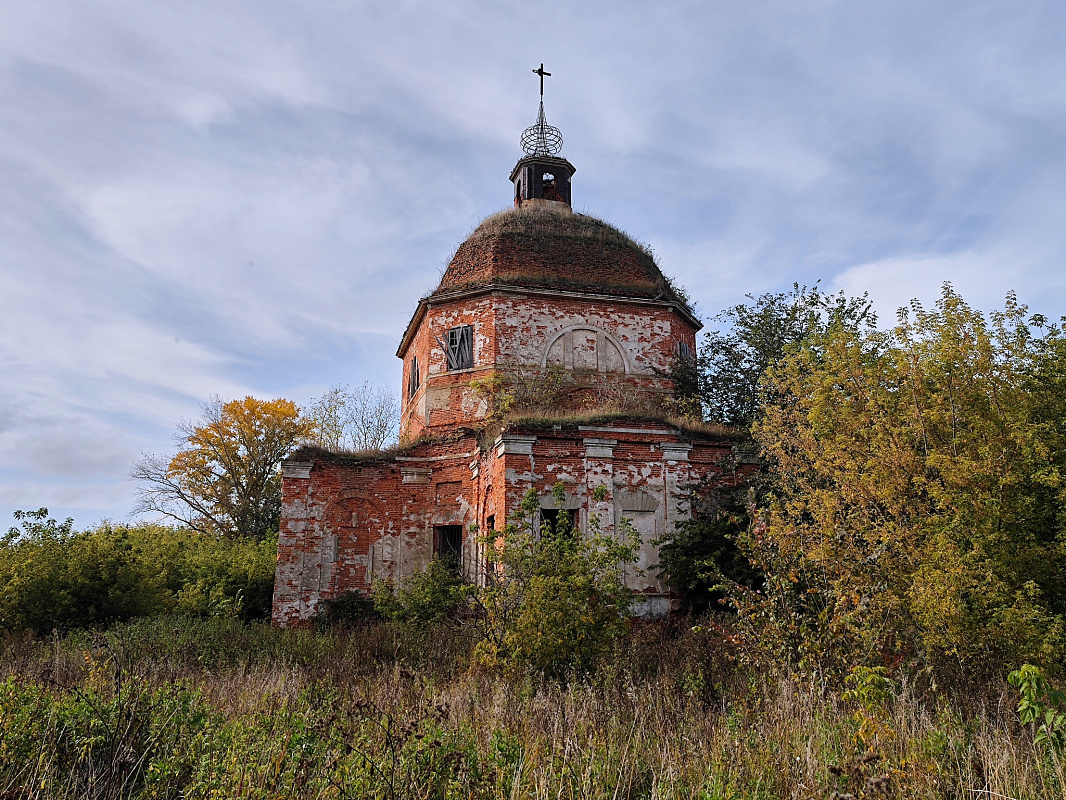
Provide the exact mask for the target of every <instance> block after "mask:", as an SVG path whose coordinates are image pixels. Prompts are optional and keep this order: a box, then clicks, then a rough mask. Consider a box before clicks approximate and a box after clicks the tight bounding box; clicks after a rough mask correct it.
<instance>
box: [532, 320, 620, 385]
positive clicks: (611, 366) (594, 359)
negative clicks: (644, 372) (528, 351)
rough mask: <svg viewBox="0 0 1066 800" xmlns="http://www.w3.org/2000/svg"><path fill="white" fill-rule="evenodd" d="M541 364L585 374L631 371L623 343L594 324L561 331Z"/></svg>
mask: <svg viewBox="0 0 1066 800" xmlns="http://www.w3.org/2000/svg"><path fill="white" fill-rule="evenodd" d="M540 365H541V367H543V368H547V367H551V366H560V367H564V368H566V369H572V370H579V371H585V372H604V373H610V372H613V373H627V372H629V360H628V359H627V358H626V356H625V349H624V348H623V347H622V344H621V342H619V341H618V340H617V339H615V338H614V337H613V336H611V335H610V334H609V333H605V332H604V331H601V330H600V329H599V328H594V327H592V326H591V325H574V326H571V327H569V328H566V329H565V330H562V331H559V333H557V334H556V335H555V338H553V339H552V340H551V341H550V342H548V346H547V347H546V348H544V355H543V356H542V357H541V359H540Z"/></svg>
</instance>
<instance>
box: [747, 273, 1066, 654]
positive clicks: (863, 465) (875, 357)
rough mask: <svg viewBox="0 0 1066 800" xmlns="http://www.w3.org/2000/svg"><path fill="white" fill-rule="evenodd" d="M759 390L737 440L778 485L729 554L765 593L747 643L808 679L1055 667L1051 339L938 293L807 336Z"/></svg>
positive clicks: (1060, 595) (1038, 329)
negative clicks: (827, 673) (885, 666)
mask: <svg viewBox="0 0 1066 800" xmlns="http://www.w3.org/2000/svg"><path fill="white" fill-rule="evenodd" d="M763 386H764V388H765V391H766V397H767V402H766V403H765V404H764V406H763V409H762V414H761V415H760V417H759V418H758V419H757V421H756V422H755V424H754V427H753V434H754V436H755V439H756V440H757V441H758V443H759V445H760V446H761V448H762V453H763V456H764V457H765V458H766V459H768V460H769V462H770V464H771V465H772V468H773V470H774V472H775V473H776V476H777V482H776V488H775V489H774V493H773V495H772V496H771V497H770V498H769V501H768V502H767V503H766V504H765V506H764V508H763V509H762V510H761V511H760V513H759V515H758V518H757V519H756V521H755V524H754V525H753V526H752V529H751V531H750V532H749V534H748V535H747V536H746V537H745V538H744V541H743V545H744V546H745V548H746V549H747V552H748V553H749V555H750V557H751V558H752V559H753V561H754V562H755V563H756V564H757V565H758V566H759V567H760V568H761V570H762V571H763V573H764V574H765V576H766V585H765V592H764V593H763V594H761V595H755V594H753V593H748V594H747V595H746V597H747V601H743V600H742V601H740V603H739V604H740V606H741V608H742V609H744V610H745V611H747V612H748V614H749V618H750V619H758V620H759V625H760V630H761V632H762V633H761V635H766V634H767V633H768V632H769V633H771V634H774V633H776V635H778V636H779V637H780V644H781V645H782V646H784V647H785V649H786V650H790V651H791V652H792V653H793V655H795V656H797V657H799V658H800V659H801V660H802V659H807V660H809V661H811V662H812V663H813V662H820V661H821V662H826V663H828V662H832V661H833V660H834V659H835V658H837V657H844V658H845V660H848V659H850V660H855V659H856V658H863V657H865V658H868V659H869V658H873V657H875V656H876V657H877V658H882V659H884V658H898V659H907V660H914V661H917V662H921V663H924V664H933V663H939V664H945V663H948V662H950V663H953V664H955V666H956V667H958V668H960V669H964V670H966V671H973V670H980V669H982V668H984V667H991V666H992V665H995V666H996V668H998V666H999V665H1000V664H1002V663H1004V662H1006V663H1008V664H1013V665H1017V664H1019V663H1021V661H1023V660H1027V659H1028V660H1034V661H1037V662H1039V663H1045V664H1051V663H1059V662H1061V659H1062V656H1063V655H1064V654H1066V638H1064V619H1063V614H1064V613H1066V585H1064V584H1063V581H1062V578H1063V575H1064V569H1066V554H1064V551H1063V545H1064V541H1066V540H1064V532H1066V529H1064V525H1063V523H1064V521H1066V491H1064V489H1066V487H1064V483H1063V467H1064V464H1063V462H1064V460H1066V446H1064V445H1066V439H1064V437H1063V433H1064V426H1063V421H1062V409H1063V407H1064V402H1066V394H1064V387H1066V343H1064V340H1063V337H1062V334H1061V331H1060V330H1059V329H1058V328H1056V327H1054V326H1047V325H1046V321H1045V320H1043V319H1042V318H1040V317H1032V318H1030V317H1027V309H1026V308H1025V307H1024V306H1022V305H1020V304H1019V303H1018V302H1017V301H1016V300H1015V298H1014V297H1013V296H1009V297H1008V298H1007V303H1006V306H1005V308H1004V310H1002V311H999V312H995V313H993V314H992V315H991V316H990V317H988V318H986V317H985V315H983V314H981V313H980V312H978V311H976V310H974V309H972V308H971V307H970V306H969V305H967V304H966V302H965V301H964V300H963V299H962V298H961V297H960V296H959V295H958V294H957V293H955V292H954V291H953V290H952V289H951V288H950V287H949V286H945V288H944V291H943V294H942V296H941V298H940V300H939V301H938V302H937V304H936V307H935V309H933V310H926V309H924V308H922V306H921V305H920V304H918V303H917V302H914V303H912V304H911V307H910V308H909V309H903V310H901V312H900V316H899V321H898V324H897V325H896V326H895V327H894V328H893V329H892V330H890V331H885V332H878V331H874V330H859V329H856V328H854V327H849V326H832V325H831V326H829V327H827V328H826V329H825V330H822V331H817V332H815V333H814V334H812V335H811V336H810V337H809V338H808V339H807V340H806V341H805V342H804V343H803V344H802V345H801V346H800V347H798V348H797V349H795V350H794V351H793V352H792V353H791V355H789V356H787V357H786V358H785V359H783V360H782V361H781V362H780V363H779V364H777V365H776V366H774V367H772V368H771V369H770V370H769V371H768V373H767V376H766V378H765V381H764V384H763ZM768 623H770V624H768Z"/></svg>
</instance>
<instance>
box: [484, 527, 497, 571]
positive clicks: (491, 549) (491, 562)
mask: <svg viewBox="0 0 1066 800" xmlns="http://www.w3.org/2000/svg"><path fill="white" fill-rule="evenodd" d="M485 527H486V528H487V529H488V532H489V535H486V537H485V545H486V548H485V549H486V550H487V551H488V552H487V554H486V558H485V573H486V574H487V575H488V577H489V580H490V581H491V580H492V579H493V578H495V577H496V538H495V537H494V536H492V535H491V534H492V533H493V532H494V531H495V530H496V515H495V514H489V515H488V517H487V518H486V519H485Z"/></svg>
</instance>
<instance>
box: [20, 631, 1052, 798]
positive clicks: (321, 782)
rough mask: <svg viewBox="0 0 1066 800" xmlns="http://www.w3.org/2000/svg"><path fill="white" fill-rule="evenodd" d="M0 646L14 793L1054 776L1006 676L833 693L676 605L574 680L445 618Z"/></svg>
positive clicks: (812, 790) (864, 790)
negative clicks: (523, 662) (488, 662)
mask: <svg viewBox="0 0 1066 800" xmlns="http://www.w3.org/2000/svg"><path fill="white" fill-rule="evenodd" d="M0 663H2V669H3V683H0V797H4V798H15V797H19V798H23V797H25V798H30V797H34V798H37V797H39V798H46V797H47V798H59V797H71V798H74V797H77V798H83V797H92V798H119V797H190V798H198V797H257V798H267V797H271V798H275V797H286V798H288V797H292V798H305V797H306V798H312V797H313V798H319V797H373V798H394V797H395V798H445V797H455V798H460V797H461V798H468V797H474V798H477V797H514V798H519V797H520V798H556V797H563V798H690V797H691V798H806V797H818V798H827V797H833V796H837V797H846V796H848V795H847V793H850V794H851V795H852V796H854V797H898V798H925V797H929V798H934V797H936V798H941V797H942V798H955V797H959V798H962V797H991V798H995V797H1012V798H1059V797H1062V796H1063V790H1062V787H1063V776H1062V770H1061V768H1060V766H1059V765H1058V764H1057V763H1056V762H1055V758H1054V755H1053V751H1052V750H1050V749H1046V748H1038V747H1036V746H1034V743H1033V735H1032V731H1031V730H1029V729H1028V728H1025V727H1023V726H1021V725H1020V723H1019V722H1018V716H1017V714H1016V712H1015V708H1016V705H1017V694H1016V692H1015V690H1014V689H1012V688H1011V687H1009V686H1007V684H1006V683H1005V682H1004V683H1002V684H996V685H991V686H985V687H972V686H971V687H966V688H965V689H962V688H961V687H956V688H955V689H952V687H936V686H921V687H918V686H914V685H903V686H899V687H894V689H893V690H892V691H873V690H871V684H869V683H867V684H865V686H866V689H867V690H868V691H852V692H851V693H850V694H849V695H846V696H847V697H848V698H849V699H846V700H845V699H842V697H843V696H845V695H843V692H842V690H843V689H844V687H843V686H832V685H824V686H823V685H812V684H810V683H806V682H803V681H802V680H793V679H790V678H789V677H788V676H787V675H784V674H772V673H764V674H753V672H752V671H749V670H747V669H745V668H740V667H737V666H736V665H735V663H734V662H733V661H732V659H731V657H730V652H729V651H728V649H727V647H726V644H725V640H724V639H723V638H722V636H721V635H720V634H718V633H709V632H706V631H704V632H700V631H693V630H691V629H690V628H689V627H688V626H687V625H680V624H674V625H654V626H647V627H640V628H636V629H634V630H633V631H632V632H631V633H630V635H629V636H628V637H626V638H625V639H623V640H622V642H621V643H620V644H619V645H618V646H617V647H616V649H615V651H614V652H613V653H612V654H611V656H610V657H608V658H607V659H606V660H605V661H604V662H603V664H602V665H601V666H600V668H599V669H597V670H595V671H594V672H592V673H591V674H589V675H587V676H585V677H575V678H573V679H571V680H569V681H543V680H538V679H535V678H533V677H531V676H528V675H527V676H523V675H514V676H512V677H510V678H502V677H500V676H499V675H498V674H489V673H485V672H482V673H479V672H477V671H471V670H470V669H469V667H468V665H469V664H470V663H471V662H470V653H469V647H468V645H467V644H466V643H465V642H464V641H463V640H462V639H461V638H458V637H457V636H455V635H453V634H451V633H449V632H448V631H447V630H445V629H438V630H433V631H426V632H423V633H421V634H419V633H415V632H412V631H411V630H410V629H409V628H407V629H405V628H402V627H399V626H395V625H391V624H375V625H370V626H367V627H361V628H353V629H347V630H337V629H335V630H332V631H323V632H312V631H278V630H272V629H271V628H269V627H267V626H265V625H262V624H258V623H251V624H247V623H240V622H238V621H235V620H231V619H223V618H215V619H189V618H184V617H167V616H163V617H156V618H153V619H144V620H135V621H132V622H130V623H126V624H122V625H118V626H114V627H112V628H111V629H109V630H107V631H105V632H102V633H89V632H84V631H77V632H72V633H69V634H67V635H59V634H56V635H54V636H52V637H50V638H47V637H46V638H34V637H32V636H30V635H26V636H24V637H15V636H12V637H9V638H7V639H6V640H5V641H4V643H3V650H2V662H0ZM859 685H860V688H861V687H862V686H863V685H864V684H862V683H861V682H860V684H859ZM853 688H854V687H853ZM875 688H876V687H875ZM881 688H884V687H883V686H882V687H881ZM833 792H839V793H840V794H838V795H834V794H833Z"/></svg>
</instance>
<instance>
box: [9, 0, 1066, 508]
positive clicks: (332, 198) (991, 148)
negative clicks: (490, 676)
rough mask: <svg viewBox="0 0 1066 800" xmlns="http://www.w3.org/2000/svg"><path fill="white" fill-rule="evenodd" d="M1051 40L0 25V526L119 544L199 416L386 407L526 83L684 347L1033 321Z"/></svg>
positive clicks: (986, 9) (265, 2)
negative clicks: (900, 318)
mask: <svg viewBox="0 0 1066 800" xmlns="http://www.w3.org/2000/svg"><path fill="white" fill-rule="evenodd" d="M1063 22H1066V9H1064V8H1063V7H1062V6H1061V5H1060V4H1055V3H1051V2H1046V1H1045V2H1041V1H1040V0H1022V2H1020V3H1016V4H1012V5H1011V6H1005V5H1002V4H994V3H980V2H979V3H975V4H970V5H967V6H966V7H965V8H963V7H960V6H959V5H958V4H953V3H944V2H932V3H926V2H917V1H916V0H913V1H911V2H902V3H900V2H875V3H865V4H847V3H840V2H835V0H826V2H819V3H814V4H811V3H807V4H802V5H797V4H794V3H785V2H777V3H770V4H768V5H767V4H750V3H749V4H737V3H734V4H724V5H723V4H718V5H715V6H708V5H706V4H702V3H698V2H695V1H694V0H691V1H689V2H682V3H679V4H676V3H675V4H658V5H655V6H649V5H648V4H646V3H643V4H642V3H633V2H628V3H615V2H611V3H608V2H605V0H600V1H597V2H592V3H584V4H573V3H563V2H561V0H556V1H555V2H551V0H549V1H548V2H546V3H541V4H540V5H530V4H499V3H486V2H474V1H473V0H457V2H455V3H448V4H436V5H427V4H425V3H420V2H415V1H414V0H400V1H399V2H395V1H390V2H384V0H367V1H366V2H363V1H362V0H360V2H337V3H329V4H315V3H311V4H308V3H297V2H292V1H291V0H236V1H235V2H231V3H225V4H218V3H208V2H202V0H192V1H191V2H188V3H182V4H172V5H167V4H164V3H160V2H153V1H151V0H149V1H148V2H144V1H142V0H137V1H136V2H134V0H102V2H98V3H94V4H92V5H85V4H78V3H74V2H69V0H67V1H64V0H60V1H59V2H56V3H48V4H23V5H22V6H19V7H17V8H16V7H12V8H11V9H9V10H8V13H7V15H6V16H5V24H4V25H3V26H0V310H2V314H0V387H2V390H3V398H0V400H2V402H0V503H4V504H6V505H19V506H21V507H26V506H27V505H28V504H29V501H28V500H27V501H26V502H23V501H21V500H19V499H18V498H19V496H20V492H21V493H25V495H26V496H27V497H29V496H33V497H45V498H47V503H48V504H50V505H59V506H62V505H63V504H66V505H67V506H69V507H71V508H73V507H78V508H83V509H87V511H85V513H87V514H88V513H95V514H109V515H110V516H113V517H122V516H123V515H124V512H125V508H122V507H120V506H123V505H125V506H126V507H128V504H129V498H130V494H129V493H130V491H131V489H130V487H129V486H128V485H127V484H124V483H123V481H122V475H123V474H124V470H123V469H120V467H121V464H122V462H123V461H124V460H125V459H128V458H130V454H131V453H136V452H139V451H140V450H142V449H143V450H149V451H155V452H162V451H166V450H167V449H168V448H169V447H170V444H171V443H170V438H169V436H170V431H171V430H172V428H173V424H174V422H176V421H177V419H178V418H179V417H191V416H195V414H196V412H197V407H198V405H199V403H200V402H202V401H203V400H206V399H207V398H208V397H209V396H211V395H213V394H221V395H223V396H226V397H236V396H241V395H243V394H245V393H253V394H256V393H258V394H271V395H276V394H285V395H289V396H293V397H294V398H296V399H306V397H301V395H309V394H311V393H316V392H319V391H321V388H324V387H325V386H328V385H329V384H331V383H340V382H356V381H358V380H361V379H362V378H363V377H366V376H372V377H374V378H375V379H378V380H382V381H393V382H395V381H396V380H398V378H397V377H396V366H397V365H396V364H394V363H393V361H394V359H393V358H392V349H393V347H394V343H395V340H396V339H397V338H398V336H399V335H400V332H401V331H402V329H403V327H404V325H405V324H406V322H407V317H408V315H409V314H410V312H411V311H412V310H413V305H414V300H415V298H416V297H417V295H419V294H421V293H423V292H425V291H427V290H429V289H431V288H432V286H433V284H434V283H435V281H436V278H437V275H438V270H439V268H440V267H441V266H442V263H443V261H444V260H445V259H446V257H447V256H448V255H449V254H450V252H451V251H452V249H453V248H454V247H455V245H456V244H457V243H458V240H459V239H461V237H462V236H464V235H465V234H466V233H468V232H469V231H470V230H471V229H473V227H474V226H475V225H476V223H477V222H478V220H479V218H480V217H482V216H484V215H486V214H488V213H489V212H491V211H495V210H497V209H499V208H500V207H503V206H504V205H506V203H507V202H508V200H509V197H510V190H509V187H508V186H507V182H506V179H507V173H508V171H509V170H510V168H511V166H512V165H513V163H514V160H515V158H516V157H517V155H518V153H517V140H518V135H519V133H520V131H521V129H522V128H523V127H525V126H527V125H529V124H531V123H532V121H533V119H534V116H535V114H536V79H535V78H534V76H533V75H532V74H531V72H530V69H531V68H532V67H534V66H536V65H537V64H538V63H540V62H541V61H544V63H545V65H546V66H547V67H548V69H549V70H550V71H552V72H553V73H554V75H553V77H552V78H550V79H548V86H547V90H546V94H547V96H546V109H547V113H548V118H549V120H550V121H552V122H553V124H556V125H558V126H559V127H561V128H562V130H563V134H564V137H565V139H566V142H567V145H566V148H567V149H566V153H567V155H568V156H569V157H570V158H571V160H572V161H573V162H574V163H575V165H576V166H577V167H578V173H577V175H576V177H575V193H576V195H575V196H576V205H577V206H578V207H579V208H582V209H585V210H587V211H589V212H590V213H593V214H596V215H598V216H603V217H605V218H607V219H609V220H613V221H616V222H619V223H621V224H622V225H623V227H626V228H627V229H629V230H630V232H631V233H633V235H635V236H636V237H638V238H640V239H642V240H645V241H647V242H648V243H649V244H651V245H652V247H653V248H654V249H655V250H656V251H657V252H658V254H659V256H660V261H661V264H662V266H663V268H664V270H665V271H667V272H668V273H671V274H673V275H674V276H675V277H677V278H678V279H679V281H680V282H681V283H682V284H685V285H687V286H688V287H689V289H690V290H692V292H693V294H694V297H695V299H697V300H698V301H700V305H701V308H702V311H703V313H704V316H706V317H709V316H711V315H713V314H714V313H715V312H716V311H717V310H719V309H721V308H724V307H727V306H729V305H731V304H733V303H736V302H738V301H739V300H740V299H741V298H742V297H743V295H744V294H745V293H749V292H750V293H754V294H758V293H760V292H763V291H770V290H776V289H782V288H785V287H787V286H789V285H791V284H792V282H793V281H800V282H806V283H810V282H812V281H813V280H815V279H817V278H823V279H824V283H825V284H826V285H827V286H828V288H843V289H845V291H848V292H851V293H861V292H862V291H866V290H869V291H870V292H871V295H872V296H873V297H874V298H875V300H876V302H877V304H878V307H879V309H880V310H881V312H882V316H883V318H887V319H891V315H892V311H893V309H894V307H895V306H896V305H897V304H900V303H904V302H906V301H907V300H909V299H910V297H911V296H919V297H922V298H923V299H931V298H935V296H936V295H937V294H938V292H939V286H940V283H941V282H942V281H944V280H951V281H952V282H953V283H954V284H955V286H956V288H958V289H959V290H960V291H961V292H962V293H963V295H964V296H966V297H967V298H968V299H970V300H971V301H972V302H973V303H974V304H975V305H978V306H981V307H991V306H995V305H998V304H999V303H1001V301H1002V296H1003V293H1004V292H1005V291H1006V290H1007V289H1010V288H1015V289H1017V290H1018V293H1019V297H1020V298H1021V299H1022V300H1023V301H1028V302H1030V304H1031V305H1033V306H1034V308H1035V307H1036V306H1037V305H1041V308H1040V309H1039V310H1042V311H1044V312H1045V313H1048V314H1051V315H1057V314H1059V313H1061V312H1062V311H1063V310H1066V309H1063V306H1064V305H1066V286H1064V284H1063V280H1062V279H1061V278H1060V277H1059V275H1060V274H1061V273H1062V263H1063V257H1064V256H1066V207H1064V206H1063V205H1062V203H1061V192H1062V189H1061V187H1062V185H1063V181H1064V180H1066V153H1064V151H1063V149H1062V146H1061V142H1062V141H1063V134H1066V89H1064V88H1063V87H1066V52H1064V51H1063V50H1062V48H1061V47H1060V45H1059V42H1058V36H1057V32H1058V31H1061V28H1062V23H1063ZM886 315H887V316H886ZM29 410H32V413H30V411H29ZM39 502H44V501H39ZM6 505H5V507H6ZM84 521H85V522H91V521H92V520H84ZM81 522H82V520H80V519H79V523H81Z"/></svg>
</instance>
